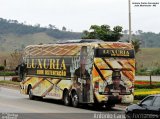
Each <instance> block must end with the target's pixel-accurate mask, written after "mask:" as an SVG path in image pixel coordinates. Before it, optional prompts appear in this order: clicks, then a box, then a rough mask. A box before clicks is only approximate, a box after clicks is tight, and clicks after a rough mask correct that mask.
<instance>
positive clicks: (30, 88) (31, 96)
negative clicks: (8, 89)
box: [28, 86, 35, 100]
mask: <svg viewBox="0 0 160 119" xmlns="http://www.w3.org/2000/svg"><path fill="white" fill-rule="evenodd" d="M28 95H29V99H30V100H34V98H35V96H34V95H33V92H32V86H29V87H28Z"/></svg>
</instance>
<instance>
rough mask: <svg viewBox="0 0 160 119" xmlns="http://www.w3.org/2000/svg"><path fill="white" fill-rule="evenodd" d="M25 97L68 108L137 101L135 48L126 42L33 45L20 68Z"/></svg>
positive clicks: (25, 52)
mask: <svg viewBox="0 0 160 119" xmlns="http://www.w3.org/2000/svg"><path fill="white" fill-rule="evenodd" d="M20 79H21V82H20V87H21V93H22V94H28V95H29V98H30V99H35V97H42V98H53V99H57V100H62V101H63V102H64V104H65V105H72V106H74V107H77V106H78V105H79V104H95V105H106V106H114V105H115V104H117V103H132V102H133V100H134V80H135V56H134V47H133V45H132V44H130V43H124V42H66V43H56V44H43V45H29V46H27V47H26V48H25V49H24V53H23V61H22V64H21V65H20Z"/></svg>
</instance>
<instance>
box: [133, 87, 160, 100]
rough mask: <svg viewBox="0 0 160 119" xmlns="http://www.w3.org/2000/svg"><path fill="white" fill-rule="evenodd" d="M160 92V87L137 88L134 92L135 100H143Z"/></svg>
mask: <svg viewBox="0 0 160 119" xmlns="http://www.w3.org/2000/svg"><path fill="white" fill-rule="evenodd" d="M154 94H160V88H155V89H136V90H135V92H134V99H135V100H142V99H143V98H145V97H146V96H149V95H154Z"/></svg>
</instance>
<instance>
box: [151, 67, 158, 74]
mask: <svg viewBox="0 0 160 119" xmlns="http://www.w3.org/2000/svg"><path fill="white" fill-rule="evenodd" d="M151 74H152V75H160V68H156V69H154V70H152V71H151Z"/></svg>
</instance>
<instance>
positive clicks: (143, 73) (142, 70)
mask: <svg viewBox="0 0 160 119" xmlns="http://www.w3.org/2000/svg"><path fill="white" fill-rule="evenodd" d="M136 75H140V76H143V75H149V74H148V72H147V68H144V69H139V70H136Z"/></svg>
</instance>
